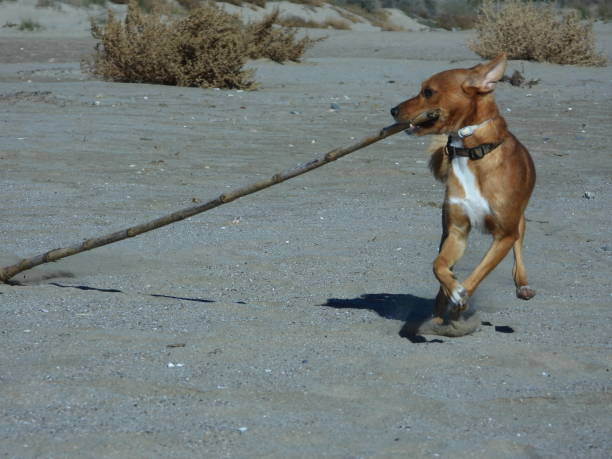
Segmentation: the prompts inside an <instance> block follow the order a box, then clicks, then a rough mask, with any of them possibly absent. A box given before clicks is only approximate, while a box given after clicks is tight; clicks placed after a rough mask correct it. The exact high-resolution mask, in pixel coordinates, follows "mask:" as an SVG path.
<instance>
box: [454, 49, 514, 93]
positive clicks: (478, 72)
mask: <svg viewBox="0 0 612 459" xmlns="http://www.w3.org/2000/svg"><path fill="white" fill-rule="evenodd" d="M506 64H507V59H506V53H502V54H500V55H499V56H497V57H496V58H495V59H493V60H492V61H491V62H487V63H486V64H480V65H477V66H476V67H474V68H473V69H472V75H470V77H469V78H468V79H467V80H466V81H465V83H464V88H465V89H468V88H469V89H475V90H476V91H477V92H480V93H487V92H491V91H493V90H494V89H495V83H497V82H498V81H499V80H501V79H502V78H503V76H504V72H505V71H506Z"/></svg>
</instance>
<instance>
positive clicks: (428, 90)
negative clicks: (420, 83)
mask: <svg viewBox="0 0 612 459" xmlns="http://www.w3.org/2000/svg"><path fill="white" fill-rule="evenodd" d="M433 93H434V92H433V90H432V89H431V88H425V89H423V97H424V98H425V99H429V98H430V97H431V96H433Z"/></svg>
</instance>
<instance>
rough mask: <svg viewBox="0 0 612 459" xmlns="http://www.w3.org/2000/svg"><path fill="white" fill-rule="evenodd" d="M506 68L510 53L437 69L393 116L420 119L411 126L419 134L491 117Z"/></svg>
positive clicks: (403, 120) (446, 130)
mask: <svg viewBox="0 0 612 459" xmlns="http://www.w3.org/2000/svg"><path fill="white" fill-rule="evenodd" d="M505 70H506V55H505V54H501V55H500V56H498V57H497V58H495V59H493V60H492V61H490V62H487V63H484V64H479V65H477V66H475V67H472V68H469V69H453V70H446V71H444V72H440V73H437V74H435V75H433V76H431V77H429V78H428V79H427V80H425V81H424V82H423V83H422V84H421V91H420V92H419V94H418V95H417V96H415V97H413V98H412V99H408V100H406V101H404V102H402V103H401V104H399V105H398V106H396V107H394V108H392V109H391V116H393V118H394V119H395V121H396V122H398V123H409V122H411V121H412V120H415V119H416V120H419V121H418V123H416V124H414V123H413V126H412V127H411V128H410V129H409V132H412V133H414V134H417V135H426V134H448V133H450V132H452V131H456V130H458V129H460V128H462V127H463V126H466V125H469V124H473V123H474V122H475V120H476V118H491V117H493V116H495V114H496V113H497V107H496V105H495V101H494V100H493V97H492V95H491V93H492V92H493V90H494V89H495V84H496V83H497V82H498V81H499V80H500V79H501V78H502V77H503V76H504V71H505ZM423 120H424V121H423Z"/></svg>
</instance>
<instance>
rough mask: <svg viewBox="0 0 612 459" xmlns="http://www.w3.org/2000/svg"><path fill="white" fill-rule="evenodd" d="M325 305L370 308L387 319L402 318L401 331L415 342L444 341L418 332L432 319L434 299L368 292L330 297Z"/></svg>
mask: <svg viewBox="0 0 612 459" xmlns="http://www.w3.org/2000/svg"><path fill="white" fill-rule="evenodd" d="M323 306H328V307H331V308H336V309H347V308H348V309H369V310H370V311H374V312H375V313H376V314H378V315H379V316H381V317H384V318H385V319H392V320H400V321H402V322H404V323H405V324H404V326H403V327H402V329H401V330H400V332H399V335H400V336H401V337H403V338H407V339H409V340H410V341H412V342H413V343H425V342H427V343H442V342H444V341H443V340H441V339H432V340H427V339H426V338H425V337H424V336H422V335H421V334H419V333H418V330H419V329H420V328H421V326H422V325H423V324H425V323H426V322H428V321H430V319H431V315H432V312H433V307H434V300H433V299H427V298H421V297H419V296H415V295H410V294H408V293H406V294H391V293H366V294H363V295H361V296H360V297H358V298H351V299H343V298H329V299H328V300H327V302H326V303H325V304H324V305H323Z"/></svg>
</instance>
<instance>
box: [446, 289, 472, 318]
mask: <svg viewBox="0 0 612 459" xmlns="http://www.w3.org/2000/svg"><path fill="white" fill-rule="evenodd" d="M468 298H469V295H468V292H467V290H466V289H465V288H464V287H463V285H461V284H458V285H457V286H456V287H455V288H454V289H453V291H452V292H451V295H450V297H449V306H450V308H451V310H453V311H465V310H466V309H467V307H468V304H467V300H468Z"/></svg>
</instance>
